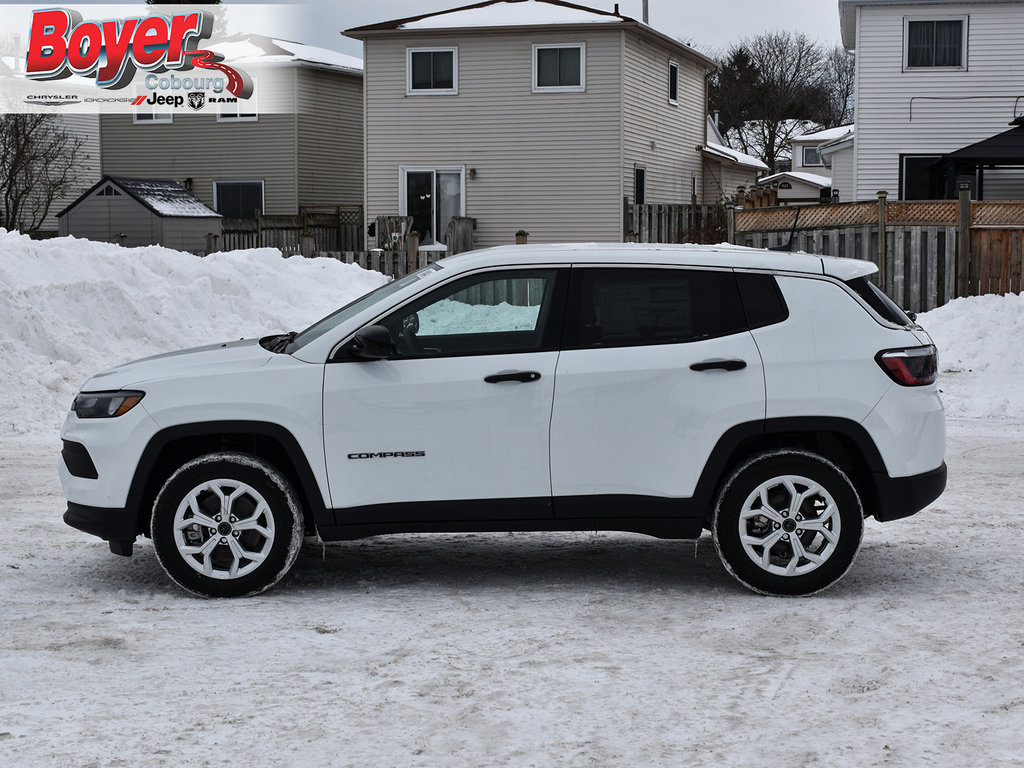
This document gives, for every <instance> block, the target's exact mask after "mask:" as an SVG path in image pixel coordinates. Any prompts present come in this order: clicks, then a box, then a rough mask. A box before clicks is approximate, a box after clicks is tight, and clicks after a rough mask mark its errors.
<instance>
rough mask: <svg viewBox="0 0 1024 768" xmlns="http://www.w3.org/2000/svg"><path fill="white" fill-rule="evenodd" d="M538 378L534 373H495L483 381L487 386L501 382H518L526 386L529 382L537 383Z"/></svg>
mask: <svg viewBox="0 0 1024 768" xmlns="http://www.w3.org/2000/svg"><path fill="white" fill-rule="evenodd" d="M539 378H540V374H539V373H537V372H536V371H514V372H512V373H495V374H492V375H490V376H485V377H484V381H486V382H487V383H488V384H501V383H502V382H503V381H519V382H522V383H523V384H528V383H529V382H531V381H537V380H538V379H539Z"/></svg>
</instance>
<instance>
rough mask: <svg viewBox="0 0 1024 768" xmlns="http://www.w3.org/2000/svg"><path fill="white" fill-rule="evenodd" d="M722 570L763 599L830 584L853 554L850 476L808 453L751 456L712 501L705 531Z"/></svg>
mask: <svg viewBox="0 0 1024 768" xmlns="http://www.w3.org/2000/svg"><path fill="white" fill-rule="evenodd" d="M711 531H712V536H713V538H714V542H715V549H716V550H717V551H718V556H719V557H720V558H721V560H722V563H723V564H724V565H725V567H726V569H727V570H728V571H729V572H730V573H731V574H732V575H733V576H735V577H736V579H738V580H739V581H740V582H741V583H742V584H744V585H745V586H747V587H749V588H750V589H752V590H754V591H755V592H760V593H762V594H771V595H808V594H812V593H814V592H819V591H821V590H823V589H825V588H826V587H829V586H831V585H832V584H834V583H835V582H837V581H838V580H839V579H841V578H842V577H843V575H844V574H845V573H846V572H847V571H848V570H849V568H850V566H851V565H852V564H853V559H854V557H856V555H857V551H858V550H859V549H860V542H861V537H862V535H863V533H864V511H863V507H862V506H861V502H860V497H859V495H858V493H857V489H856V488H855V487H854V485H853V483H852V482H851V481H850V478H849V477H847V475H846V473H845V472H843V471H842V470H841V469H840V468H839V467H837V466H836V465H835V464H833V463H832V462H830V461H828V460H827V459H825V458H823V457H821V456H819V455H817V454H814V453H810V452H808V451H800V450H781V451H775V452H771V453H765V454H761V455H758V456H755V457H753V458H752V459H750V460H749V461H748V462H746V463H745V464H744V465H743V466H741V467H740V468H739V469H738V470H737V471H736V472H735V473H734V474H733V475H732V477H731V478H730V479H729V480H728V482H727V483H726V484H725V487H724V488H723V489H722V491H721V493H720V494H719V496H718V501H717V503H716V505H715V512H714V519H713V522H712V526H711Z"/></svg>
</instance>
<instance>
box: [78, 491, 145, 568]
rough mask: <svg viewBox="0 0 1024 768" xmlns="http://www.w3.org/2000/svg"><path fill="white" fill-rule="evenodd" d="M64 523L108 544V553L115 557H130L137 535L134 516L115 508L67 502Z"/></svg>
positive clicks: (136, 523)
mask: <svg viewBox="0 0 1024 768" xmlns="http://www.w3.org/2000/svg"><path fill="white" fill-rule="evenodd" d="M64 522H65V523H67V524H68V525H70V526H71V527H72V528H77V529H78V530H80V531H85V532H86V533H91V534H92V535H93V536H99V537H100V538H101V539H103V540H104V541H106V542H109V543H110V551H111V552H113V553H114V554H116V555H126V556H127V555H131V553H132V544H133V543H135V539H136V537H137V536H138V534H139V529H138V521H137V520H136V519H135V516H134V515H132V514H131V513H130V512H128V511H127V510H125V509H123V508H117V507H88V506H86V505H84V504H75V503H74V502H70V501H69V502H68V510H67V512H65V513H64Z"/></svg>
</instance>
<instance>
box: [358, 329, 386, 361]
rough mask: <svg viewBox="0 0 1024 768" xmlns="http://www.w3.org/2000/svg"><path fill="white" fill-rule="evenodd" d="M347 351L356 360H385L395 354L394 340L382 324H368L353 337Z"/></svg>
mask: <svg viewBox="0 0 1024 768" xmlns="http://www.w3.org/2000/svg"><path fill="white" fill-rule="evenodd" d="M349 351H350V352H351V353H352V357H354V358H356V359H357V360H385V359H387V358H389V357H391V356H392V355H393V354H395V341H394V339H392V338H391V331H389V330H388V329H387V328H385V327H384V326H383V325H368V326H367V327H366V328H363V330H361V331H359V332H358V333H357V334H356V335H355V336H354V337H353V339H352V343H351V344H349Z"/></svg>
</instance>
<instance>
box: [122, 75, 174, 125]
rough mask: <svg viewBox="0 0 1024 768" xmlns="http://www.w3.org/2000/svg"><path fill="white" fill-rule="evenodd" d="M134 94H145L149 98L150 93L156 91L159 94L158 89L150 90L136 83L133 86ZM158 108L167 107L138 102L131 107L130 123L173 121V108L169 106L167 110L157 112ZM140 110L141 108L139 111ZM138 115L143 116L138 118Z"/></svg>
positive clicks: (164, 122)
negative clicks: (138, 103)
mask: <svg viewBox="0 0 1024 768" xmlns="http://www.w3.org/2000/svg"><path fill="white" fill-rule="evenodd" d="M134 92H135V96H136V97H139V96H145V97H146V98H149V96H150V94H153V93H156V94H157V95H159V91H150V90H149V89H147V88H143V87H142V86H141V85H136V86H135V88H134ZM158 109H167V107H158V106H157V105H156V104H153V105H149V104H140V105H139V106H137V107H132V124H134V125H170V124H171V123H173V122H174V108H173V107H171V108H170V111H169V112H157V110H158ZM140 110H142V111H141V112H140ZM140 115H143V117H142V118H141V119H140Z"/></svg>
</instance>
